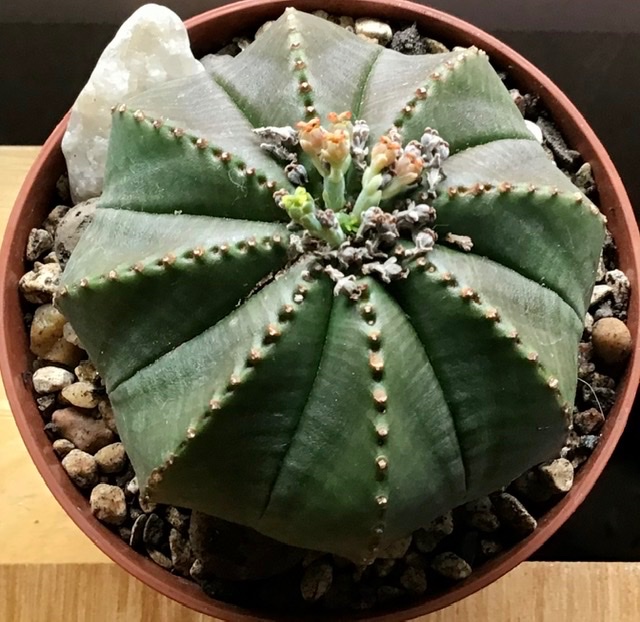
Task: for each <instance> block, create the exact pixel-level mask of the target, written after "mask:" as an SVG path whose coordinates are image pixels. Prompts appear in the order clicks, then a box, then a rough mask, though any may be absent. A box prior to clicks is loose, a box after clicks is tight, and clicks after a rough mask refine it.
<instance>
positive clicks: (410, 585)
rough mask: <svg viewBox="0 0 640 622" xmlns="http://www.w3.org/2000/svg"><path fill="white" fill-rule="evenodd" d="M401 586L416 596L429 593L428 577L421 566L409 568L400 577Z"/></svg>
mask: <svg viewBox="0 0 640 622" xmlns="http://www.w3.org/2000/svg"><path fill="white" fill-rule="evenodd" d="M400 585H402V587H403V588H404V589H405V590H407V592H410V593H411V594H415V595H416V596H422V594H424V593H425V592H426V591H427V575H426V573H425V571H424V568H422V567H421V566H415V565H413V566H409V567H408V568H407V569H406V570H405V571H404V572H403V573H402V575H401V576H400Z"/></svg>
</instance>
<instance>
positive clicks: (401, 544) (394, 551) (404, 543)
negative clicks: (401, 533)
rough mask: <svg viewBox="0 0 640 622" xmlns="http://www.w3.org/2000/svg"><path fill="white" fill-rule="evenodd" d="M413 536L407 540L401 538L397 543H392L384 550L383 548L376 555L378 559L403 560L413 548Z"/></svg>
mask: <svg viewBox="0 0 640 622" xmlns="http://www.w3.org/2000/svg"><path fill="white" fill-rule="evenodd" d="M411 541H412V536H407V537H406V538H400V539H399V540H396V541H395V542H391V544H388V545H387V546H385V547H384V548H381V549H380V550H379V551H377V553H376V557H378V558H381V559H401V558H403V557H404V556H405V555H406V553H407V551H408V550H409V547H410V546H411Z"/></svg>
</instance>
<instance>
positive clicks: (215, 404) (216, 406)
mask: <svg viewBox="0 0 640 622" xmlns="http://www.w3.org/2000/svg"><path fill="white" fill-rule="evenodd" d="M220 408H222V403H221V402H220V400H215V399H214V400H211V401H210V402H209V410H220Z"/></svg>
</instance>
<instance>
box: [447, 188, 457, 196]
mask: <svg viewBox="0 0 640 622" xmlns="http://www.w3.org/2000/svg"><path fill="white" fill-rule="evenodd" d="M447 194H448V195H449V196H450V197H455V196H456V195H457V194H458V189H457V188H454V187H451V188H449V189H448V190H447Z"/></svg>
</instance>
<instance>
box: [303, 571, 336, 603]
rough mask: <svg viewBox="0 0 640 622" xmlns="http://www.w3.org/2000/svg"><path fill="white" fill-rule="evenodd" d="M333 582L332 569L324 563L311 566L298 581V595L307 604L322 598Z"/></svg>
mask: <svg viewBox="0 0 640 622" xmlns="http://www.w3.org/2000/svg"><path fill="white" fill-rule="evenodd" d="M332 582H333V568H332V567H331V566H330V565H329V564H326V563H320V564H311V566H308V567H307V568H306V569H305V571H304V574H303V575H302V579H301V580H300V593H301V594H302V598H304V599H305V600H306V601H308V602H314V601H316V600H318V599H320V598H322V597H323V596H324V595H325V594H326V593H327V592H328V591H329V588H330V587H331V583H332Z"/></svg>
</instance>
